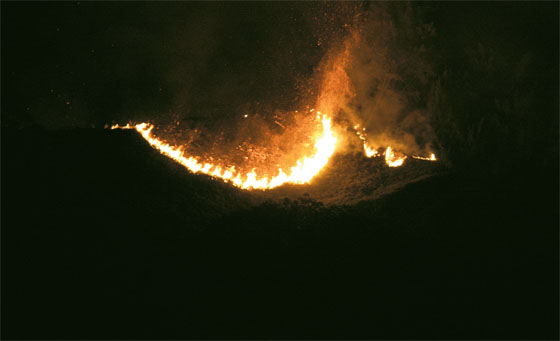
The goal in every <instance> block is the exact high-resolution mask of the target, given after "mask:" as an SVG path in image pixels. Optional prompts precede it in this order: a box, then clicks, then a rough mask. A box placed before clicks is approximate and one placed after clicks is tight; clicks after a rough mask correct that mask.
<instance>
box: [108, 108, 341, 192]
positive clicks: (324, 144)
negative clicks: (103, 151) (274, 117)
mask: <svg viewBox="0 0 560 341" xmlns="http://www.w3.org/2000/svg"><path fill="white" fill-rule="evenodd" d="M317 118H318V119H321V123H322V128H323V129H322V134H321V135H320V136H318V137H317V138H316V140H315V153H314V154H313V156H307V157H302V158H300V159H298V160H297V163H296V165H295V166H293V167H291V169H290V172H289V173H288V174H286V173H284V171H283V170H282V169H281V168H279V169H278V174H277V175H276V176H274V177H272V178H270V179H269V178H268V177H267V176H263V177H258V176H257V174H256V173H255V169H253V170H252V171H251V172H248V173H246V174H245V175H242V174H241V173H240V172H237V171H236V170H235V167H234V166H232V167H222V166H219V165H213V164H210V163H200V162H199V161H198V160H197V159H196V158H195V157H193V156H187V155H185V153H184V151H183V150H182V148H181V147H177V146H171V145H169V144H167V143H165V142H163V141H162V140H160V139H158V138H157V137H155V136H153V135H152V130H153V128H154V125H152V124H150V123H140V124H137V125H130V124H127V125H126V126H119V125H118V124H116V125H113V126H112V127H111V129H134V130H136V131H137V132H138V133H140V135H141V136H142V137H143V138H144V139H145V140H146V141H148V143H149V144H150V145H151V146H152V147H153V148H155V149H157V150H159V151H160V153H162V154H163V155H166V156H168V157H170V158H172V159H173V160H175V161H177V162H178V163H180V164H181V165H183V166H184V167H185V168H187V169H188V170H189V171H191V172H192V173H195V174H196V173H204V174H207V175H210V176H212V177H215V178H220V179H222V180H224V181H225V182H229V183H231V184H233V185H234V186H236V187H239V188H242V189H247V190H250V189H263V190H264V189H272V188H275V187H278V186H280V185H283V184H287V183H292V184H304V183H308V182H310V181H311V179H312V178H313V177H314V176H315V175H317V174H318V173H319V171H320V170H321V169H322V168H323V167H324V166H325V165H326V164H327V163H328V161H329V159H330V157H331V156H332V155H333V154H334V151H335V146H336V142H337V138H336V136H335V134H334V132H333V130H332V126H331V119H330V118H329V117H327V116H326V115H322V116H321V115H320V112H319V115H317Z"/></svg>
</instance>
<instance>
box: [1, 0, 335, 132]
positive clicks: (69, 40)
mask: <svg viewBox="0 0 560 341" xmlns="http://www.w3.org/2000/svg"><path fill="white" fill-rule="evenodd" d="M314 7H317V4H309V3H285V2H284V3H243V2H235V3H217V2H202V3H200V2H178V3H177V2H165V3H164V2H145V3H144V2H140V3H136V2H135V3H131V2H105V3H94V2H58V3H56V2H41V3H33V2H25V3H3V4H2V9H3V11H2V38H3V39H2V45H3V46H2V50H3V51H5V53H4V54H3V64H2V68H3V71H4V72H3V82H4V84H5V85H8V86H6V87H5V92H4V95H5V96H3V97H4V99H5V101H6V103H4V109H5V110H4V113H5V117H4V120H3V121H4V124H15V123H18V124H20V123H30V122H33V123H36V124H40V125H42V126H45V127H61V126H83V125H85V126H88V125H89V124H96V125H100V124H101V125H102V124H104V123H107V122H110V121H111V120H117V121H118V120H128V119H150V120H154V119H155V118H159V119H162V120H166V119H175V118H179V119H181V118H185V117H198V116H203V117H204V118H205V119H206V120H211V119H213V118H215V116H219V117H221V118H222V117H224V116H228V115H234V114H235V112H237V111H240V110H247V109H248V108H249V109H251V108H252V110H257V109H255V106H257V107H258V106H259V105H264V106H266V108H263V109H269V108H283V109H290V107H293V106H294V101H295V100H297V99H296V97H297V96H301V95H300V94H301V91H299V90H298V87H302V84H303V83H304V82H306V81H307V80H308V79H309V76H310V75H311V74H312V73H313V69H314V67H316V66H317V64H318V62H319V60H320V59H321V57H322V55H323V53H324V50H325V49H326V48H327V44H323V45H321V46H318V44H317V42H318V40H319V38H320V36H321V35H324V33H325V29H324V27H325V25H320V21H321V20H323V16H319V17H318V16H317V15H318V14H322V13H321V10H319V11H318V10H317V9H316V8H314ZM322 9H327V8H326V7H325V6H323V7H322ZM319 26H322V27H323V29H321V30H320V29H318V27H319ZM335 26H336V25H333V26H330V27H328V28H327V30H326V31H332V30H334V29H336V27H335ZM323 40H324V39H323ZM263 103H264V104H263Z"/></svg>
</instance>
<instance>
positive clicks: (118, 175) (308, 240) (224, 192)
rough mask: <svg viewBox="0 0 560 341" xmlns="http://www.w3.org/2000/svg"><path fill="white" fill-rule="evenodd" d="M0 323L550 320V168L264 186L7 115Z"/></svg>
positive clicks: (143, 329)
mask: <svg viewBox="0 0 560 341" xmlns="http://www.w3.org/2000/svg"><path fill="white" fill-rule="evenodd" d="M2 279H3V280H2V304H3V309H2V310H3V311H2V337H3V338H8V339H17V338H34V339H49V338H50V339H52V338H55V339H63V338H71V339H81V338H96V339H100V338H110V339H119V338H134V339H140V338H158V339H169V338H244V339H246V338H300V339H301V338H344V339H352V338H409V339H421V338H429V339H435V338H444V339H453V338H462V339H465V338H467V339H495V338H505V339H523V338H525V339H553V338H558V170H557V169H544V170H541V169H533V167H532V166H531V165H525V166H524V168H522V169H518V170H517V171H515V172H513V171H512V172H510V173H507V174H500V175H494V176H491V175H486V176H480V175H479V176H472V175H470V176H467V175H465V174H459V173H456V172H455V173H448V174H447V175H440V176H435V177H431V178H428V179H426V180H423V181H420V182H417V183H414V184H410V185H408V186H406V187H404V188H403V189H401V190H399V191H397V192H395V193H392V194H389V195H386V196H384V197H382V198H381V199H378V200H375V201H366V202H361V203H358V204H356V205H353V206H329V207H326V206H324V205H322V204H321V203H319V202H316V201H313V200H312V199H311V198H309V197H305V196H302V198H300V199H298V200H291V199H286V200H278V201H273V202H266V203H256V202H255V199H254V198H253V197H252V196H251V195H249V194H248V193H246V192H241V191H238V190H235V189H232V188H231V187H229V186H227V185H225V184H221V183H219V182H216V181H212V180H209V179H207V178H204V177H199V176H193V175H190V174H188V173H186V172H185V171H184V169H182V168H181V167H180V166H178V165H175V164H174V163H172V162H170V161H169V160H167V159H165V158H164V157H162V156H160V155H159V154H157V153H156V152H155V151H152V150H151V149H150V148H149V147H148V146H147V145H146V144H145V143H143V142H142V141H141V139H139V138H138V137H137V136H136V135H134V133H133V132H119V133H115V132H109V131H94V130H83V131H79V130H75V131H66V132H46V131H42V130H4V131H3V132H2Z"/></svg>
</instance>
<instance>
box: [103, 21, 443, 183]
mask: <svg viewBox="0 0 560 341" xmlns="http://www.w3.org/2000/svg"><path fill="white" fill-rule="evenodd" d="M360 40H361V37H360V32H359V30H354V31H353V32H352V34H350V35H349V36H348V37H347V39H346V40H345V41H344V44H342V45H339V48H338V49H336V50H332V51H330V53H328V54H327V55H326V56H325V58H324V60H323V62H322V63H321V66H320V68H319V69H318V70H319V73H318V74H319V75H320V76H321V77H320V82H319V83H318V85H319V86H318V90H319V91H318V93H317V97H316V103H315V105H316V108H318V109H321V110H323V112H325V113H327V114H321V112H319V111H317V115H316V119H315V122H316V128H307V129H305V131H304V132H302V134H303V135H305V136H308V137H309V138H310V142H311V144H310V147H309V148H308V147H305V150H299V149H295V148H294V149H293V151H292V153H293V154H295V155H293V154H286V155H287V156H288V159H287V161H288V163H287V165H290V164H291V165H293V166H291V167H286V168H285V169H282V168H281V167H280V166H279V165H280V164H279V163H276V162H274V160H272V158H268V157H265V158H263V160H265V163H263V164H255V163H254V162H251V161H248V162H245V164H243V165H241V164H239V163H235V162H234V164H235V165H234V164H231V163H230V162H229V161H215V160H212V161H211V162H204V161H201V158H200V157H196V156H191V155H188V153H187V152H186V151H185V150H184V149H183V147H182V146H174V145H171V144H168V143H167V142H165V141H164V139H161V138H159V137H157V136H155V135H154V133H153V129H154V126H153V125H152V124H149V123H140V124H136V125H131V124H127V125H126V126H119V125H114V126H112V127H111V129H134V130H136V131H137V132H138V133H140V134H141V136H142V137H143V138H144V139H145V140H146V141H148V142H149V144H150V145H151V146H152V147H153V148H155V149H157V150H159V151H160V152H161V153H162V154H164V155H166V156H168V157H170V158H172V159H173V160H175V161H177V162H179V163H180V164H181V165H183V166H184V167H186V168H187V169H188V170H190V171H191V172H193V173H203V174H207V175H210V176H212V177H215V178H219V179H222V180H223V181H225V182H229V183H231V184H233V185H235V186H237V187H239V188H242V189H272V188H275V187H278V186H281V185H283V184H304V183H309V182H310V181H311V180H312V179H313V178H314V177H315V176H316V175H317V174H319V173H320V171H321V169H323V167H325V165H327V163H328V162H329V159H330V158H331V156H332V155H333V154H334V153H335V150H336V147H337V136H336V133H335V130H334V129H333V125H332V121H333V120H332V119H333V118H338V115H339V113H341V112H345V110H347V109H348V108H349V106H348V103H350V101H351V100H352V99H354V98H356V89H355V88H354V84H353V82H352V80H351V79H350V77H349V75H348V72H347V70H348V66H349V65H350V64H351V63H352V55H351V53H352V51H356V46H360V45H359V42H360ZM313 111H314V109H311V110H310V111H309V113H310V114H311V113H313ZM296 112H297V111H296ZM346 114H347V115H348V113H347V112H346ZM312 115H315V114H312ZM349 116H350V117H354V116H353V115H349ZM244 117H245V118H247V117H248V115H247V114H245V115H244ZM350 121H354V122H355V121H362V122H363V121H364V120H362V119H359V118H358V119H352V118H351V119H350ZM337 122H338V121H337ZM275 124H277V125H279V126H280V127H282V128H284V129H290V127H285V126H284V125H282V124H281V123H279V122H278V121H275ZM314 124H315V123H314ZM370 127H371V125H370ZM353 128H354V131H355V134H356V135H357V136H358V138H359V139H360V140H361V141H362V144H363V150H364V154H365V156H366V157H368V158H371V157H381V156H383V157H384V161H385V163H386V164H387V166H388V167H399V166H402V165H403V164H404V162H405V160H406V159H407V155H405V154H403V153H402V152H401V151H396V150H395V149H394V148H393V147H397V148H399V149H401V148H402V147H403V144H400V145H398V143H396V142H395V143H393V142H391V143H387V142H386V141H385V142H381V141H372V139H371V138H368V137H367V132H366V128H364V127H360V124H355V125H354V126H353ZM310 129H311V130H312V129H316V130H313V131H309V130H310ZM341 130H343V129H339V130H337V131H341ZM298 134H299V132H298ZM286 136H289V135H286ZM383 143H384V144H383ZM388 144H392V145H393V147H391V146H389V145H388ZM286 146H287V147H288V148H293V147H294V146H293V144H292V143H291V142H289V143H287V144H286ZM311 146H313V147H311ZM263 148H264V149H266V147H263ZM248 153H249V154H247V155H251V153H253V154H254V152H248ZM264 154H266V153H264ZM298 154H299V155H298ZM412 158H415V159H420V160H426V161H436V156H435V155H434V154H433V153H432V154H431V155H430V156H429V157H422V156H412ZM245 160H247V157H246V158H245ZM266 164H268V165H275V166H273V167H272V168H266V167H268V166H267V165H266ZM263 165H264V166H263ZM276 165H278V166H276ZM236 166H238V167H239V168H240V169H236ZM283 166H286V164H283ZM253 167H254V168H253ZM247 169H251V170H250V171H247ZM271 170H272V171H271Z"/></svg>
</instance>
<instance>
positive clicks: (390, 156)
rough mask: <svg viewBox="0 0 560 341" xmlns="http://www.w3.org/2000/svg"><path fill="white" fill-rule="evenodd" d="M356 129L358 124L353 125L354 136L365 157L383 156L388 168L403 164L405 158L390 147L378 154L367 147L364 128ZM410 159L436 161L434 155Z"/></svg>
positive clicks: (358, 126) (373, 149)
mask: <svg viewBox="0 0 560 341" xmlns="http://www.w3.org/2000/svg"><path fill="white" fill-rule="evenodd" d="M358 128H360V125H359V124H356V125H354V130H355V131H356V135H357V136H358V137H359V138H360V140H362V141H363V145H364V154H365V155H366V157H368V158H369V157H377V156H380V155H385V163H386V164H387V166H389V167H399V166H402V165H403V164H404V160H406V158H407V156H406V155H404V154H401V153H398V152H395V151H394V150H393V149H392V148H391V146H388V147H387V149H385V151H384V152H382V153H380V152H379V151H378V150H377V149H375V148H373V147H371V146H370V145H368V142H367V138H366V136H367V134H366V131H365V130H366V128H362V130H361V131H360V130H359V129H358ZM412 158H414V159H419V160H426V161H436V160H437V159H436V155H435V154H433V153H432V154H431V155H430V157H422V156H412Z"/></svg>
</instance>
